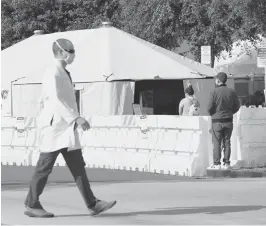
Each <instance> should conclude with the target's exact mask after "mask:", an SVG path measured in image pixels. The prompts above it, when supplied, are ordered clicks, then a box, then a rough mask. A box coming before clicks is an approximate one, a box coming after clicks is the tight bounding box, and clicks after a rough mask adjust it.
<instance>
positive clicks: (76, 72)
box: [2, 27, 215, 88]
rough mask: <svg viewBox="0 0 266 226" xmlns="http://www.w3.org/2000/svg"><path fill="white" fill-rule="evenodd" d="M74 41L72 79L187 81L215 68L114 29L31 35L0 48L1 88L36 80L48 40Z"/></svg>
mask: <svg viewBox="0 0 266 226" xmlns="http://www.w3.org/2000/svg"><path fill="white" fill-rule="evenodd" d="M58 38H66V39H69V40H71V41H72V42H73V44H74V46H75V50H76V59H75V61H74V63H73V64H72V65H69V66H68V69H69V70H70V71H71V74H72V77H73V81H74V82H100V81H106V76H110V77H109V78H108V81H113V80H144V79H155V78H161V79H192V78H202V76H211V77H212V76H213V75H214V74H215V71H214V70H213V69H212V68H209V67H207V66H205V65H202V64H199V63H195V62H194V61H192V60H190V59H187V58H184V57H182V56H180V55H178V54H175V53H173V52H171V51H168V50H165V49H163V48H161V47H158V46H155V45H153V44H151V43H148V42H146V41H144V40H141V39H139V38H136V37H134V36H132V35H130V34H128V33H126V32H123V31H121V30H119V29H117V28H114V27H102V28H97V29H90V30H76V31H67V32H59V33H53V34H46V35H34V36H31V37H30V38H28V39H26V40H24V41H22V42H19V43H18V44H15V45H13V46H11V47H9V48H7V49H5V50H3V51H2V88H3V86H7V87H10V82H11V81H14V80H16V79H18V78H23V77H26V78H24V79H20V80H19V81H17V82H16V83H17V84H18V83H23V84H25V83H41V80H42V75H43V72H44V70H45V69H46V68H47V67H48V66H49V65H51V64H52V62H53V60H54V59H53V58H54V57H53V53H52V48H51V46H52V43H53V41H54V40H56V39H58Z"/></svg>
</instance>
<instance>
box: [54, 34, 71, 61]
mask: <svg viewBox="0 0 266 226" xmlns="http://www.w3.org/2000/svg"><path fill="white" fill-rule="evenodd" d="M56 42H57V43H58V44H59V45H60V46H61V48H62V49H64V50H67V49H69V46H73V44H72V42H71V41H69V40H68V39H64V38H60V39H57V40H56V41H55V42H54V43H53V47H52V48H53V53H54V56H55V57H56V56H58V55H59V54H61V53H62V52H63V50H62V49H61V48H60V47H59V46H58V44H57V43H56Z"/></svg>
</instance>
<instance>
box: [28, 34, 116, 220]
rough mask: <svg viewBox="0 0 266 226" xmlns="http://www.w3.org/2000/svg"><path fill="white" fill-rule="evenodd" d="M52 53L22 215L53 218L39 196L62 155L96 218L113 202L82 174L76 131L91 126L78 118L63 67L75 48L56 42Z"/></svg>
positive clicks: (72, 88)
mask: <svg viewBox="0 0 266 226" xmlns="http://www.w3.org/2000/svg"><path fill="white" fill-rule="evenodd" d="M52 50H53V53H54V56H55V64H54V65H53V66H52V67H51V68H49V69H48V70H47V71H46V72H45V74H44V77H43V82H42V89H43V96H42V101H43V109H42V110H41V113H40V115H39V117H38V120H37V125H38V130H39V136H40V141H39V150H40V152H41V153H40V157H39V160H38V162H37V165H36V169H35V172H34V174H33V177H32V180H31V183H30V188H29V192H28V195H27V198H26V200H25V207H26V211H25V212H24V213H25V214H26V215H27V216H30V217H54V214H53V213H49V212H47V211H45V210H44V208H43V207H42V205H41V203H40V201H39V196H40V195H41V194H42V192H43V190H44V187H45V185H46V183H47V179H48V176H49V174H50V173H51V172H52V169H53V166H54V164H55V161H56V159H57V156H58V155H59V154H60V153H61V154H62V155H63V157H64V159H65V161H66V164H67V166H68V168H69V169H70V171H71V173H72V175H73V177H74V179H75V181H76V184H77V187H78V188H79V191H80V193H81V194H82V197H83V199H84V201H85V204H86V206H87V208H88V209H89V211H90V214H91V215H96V214H99V213H101V212H103V211H106V210H108V209H110V208H112V207H113V206H114V205H115V204H116V201H112V202H105V201H102V200H99V199H97V198H96V197H95V196H94V194H93V192H92V190H91V188H90V183H89V180H88V177H87V174H86V171H85V162H84V159H83V157H82V152H81V147H80V142H79V136H78V133H77V130H76V129H77V127H79V126H80V127H81V128H82V129H83V130H84V131H85V130H88V129H89V128H90V124H89V123H88V122H87V121H86V119H84V118H82V117H80V115H79V112H78V108H77V103H76V97H75V91H74V87H73V84H72V79H71V76H70V73H69V72H68V71H67V70H66V66H67V65H68V64H71V63H72V62H73V61H74V58H75V49H74V46H73V44H72V42H71V41H69V40H67V39H58V40H56V41H55V42H54V43H53V46H52Z"/></svg>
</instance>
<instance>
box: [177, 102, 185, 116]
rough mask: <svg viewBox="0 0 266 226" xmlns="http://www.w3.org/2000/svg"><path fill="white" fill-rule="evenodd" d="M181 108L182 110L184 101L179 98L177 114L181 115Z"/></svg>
mask: <svg viewBox="0 0 266 226" xmlns="http://www.w3.org/2000/svg"><path fill="white" fill-rule="evenodd" d="M183 110H184V101H183V100H181V101H180V103H179V111H178V112H179V115H183Z"/></svg>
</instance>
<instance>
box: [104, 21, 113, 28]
mask: <svg viewBox="0 0 266 226" xmlns="http://www.w3.org/2000/svg"><path fill="white" fill-rule="evenodd" d="M112 26H113V23H112V22H111V21H103V22H102V27H112Z"/></svg>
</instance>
